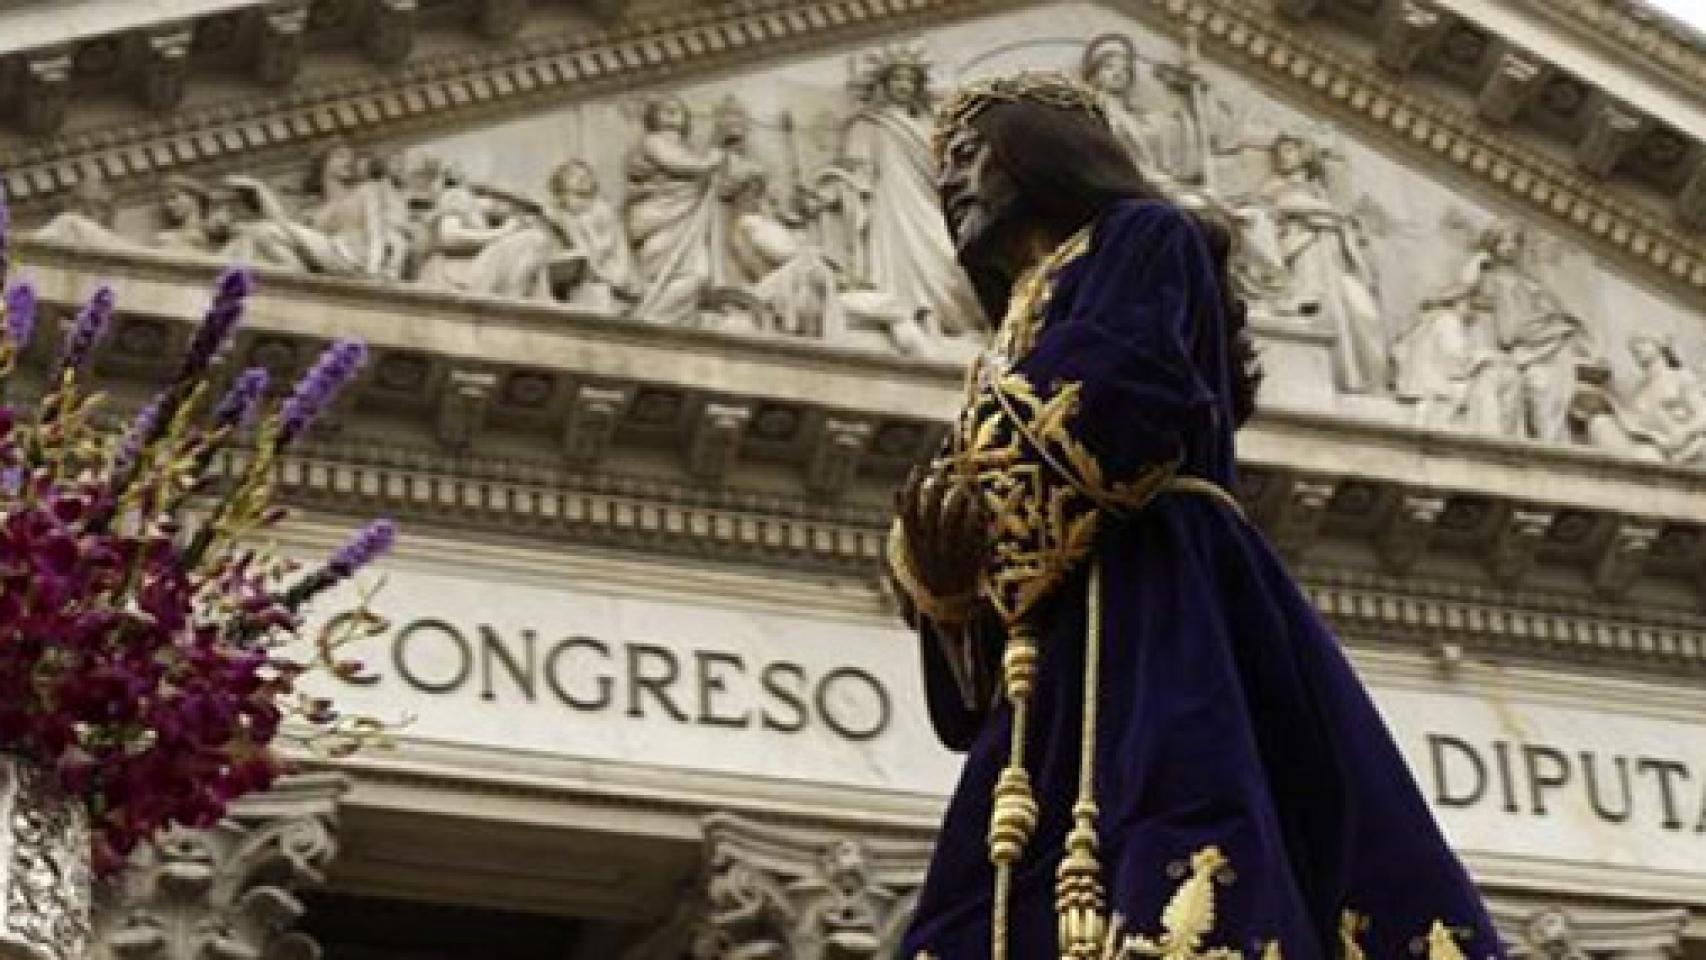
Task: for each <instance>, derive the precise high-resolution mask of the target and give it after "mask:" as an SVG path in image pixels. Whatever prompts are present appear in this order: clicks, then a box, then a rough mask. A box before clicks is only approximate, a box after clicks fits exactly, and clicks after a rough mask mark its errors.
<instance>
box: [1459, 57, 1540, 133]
mask: <svg viewBox="0 0 1706 960" xmlns="http://www.w3.org/2000/svg"><path fill="white" fill-rule="evenodd" d="M1550 73H1551V72H1550V71H1549V70H1548V69H1547V68H1546V65H1545V64H1544V63H1543V62H1542V61H1541V60H1539V59H1538V58H1536V57H1533V56H1531V55H1529V54H1527V53H1524V52H1522V51H1519V50H1507V51H1506V52H1505V54H1504V56H1502V57H1500V58H1499V62H1498V65H1497V66H1495V67H1494V68H1493V72H1492V73H1490V74H1488V75H1487V82H1486V83H1484V84H1483V85H1482V86H1481V92H1480V93H1479V94H1478V95H1477V96H1476V98H1475V112H1476V113H1478V114H1479V115H1480V116H1481V118H1482V119H1483V120H1487V121H1489V122H1491V123H1501V124H1503V123H1510V122H1511V121H1512V120H1515V119H1516V115H1517V114H1518V113H1520V112H1521V111H1522V108H1523V107H1524V106H1526V105H1527V104H1528V102H1529V101H1530V100H1532V99H1534V96H1535V95H1536V94H1538V93H1539V92H1540V90H1541V88H1542V87H1543V86H1544V85H1545V83H1546V78H1547V77H1548V76H1550Z"/></svg>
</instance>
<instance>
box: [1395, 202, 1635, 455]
mask: <svg viewBox="0 0 1706 960" xmlns="http://www.w3.org/2000/svg"><path fill="white" fill-rule="evenodd" d="M1530 243H1531V238H1530V237H1529V236H1528V234H1527V232H1526V231H1525V230H1524V229H1523V228H1521V227H1519V226H1516V225H1513V224H1506V223H1495V224H1494V225H1492V226H1491V227H1488V228H1487V229H1485V230H1483V231H1481V233H1480V235H1479V237H1478V238H1477V240H1476V242H1475V246H1474V249H1473V250H1472V251H1471V253H1470V256H1469V258H1468V260H1467V261H1466V262H1465V263H1464V265H1463V268H1462V270H1461V271H1460V273H1459V275H1458V279H1457V281H1456V283H1454V284H1453V285H1451V286H1449V287H1447V288H1446V289H1445V290H1443V291H1441V292H1440V293H1438V294H1435V295H1433V296H1431V297H1429V298H1427V300H1425V301H1424V302H1423V304H1422V307H1421V310H1420V318H1419V320H1418V321H1417V323H1416V324H1415V325H1414V326H1413V327H1412V328H1411V329H1410V330H1409V331H1408V332H1407V333H1406V334H1405V335H1404V336H1403V337H1402V338H1401V340H1400V344H1399V346H1398V350H1397V360H1398V364H1399V368H1400V370H1399V387H1400V389H1399V394H1400V396H1401V397H1403V398H1405V399H1410V400H1412V401H1416V402H1417V403H1418V416H1419V418H1420V420H1421V422H1422V423H1424V424H1425V425H1430V426H1470V427H1472V428H1475V429H1481V430H1485V431H1487V432H1491V433H1498V434H1503V435H1506V436H1515V437H1528V438H1531V439H1537V440H1549V441H1556V442H1562V441H1565V440H1568V439H1569V426H1570V407H1571V401H1572V399H1573V398H1574V397H1575V396H1576V394H1577V389H1578V384H1579V383H1580V381H1581V378H1582V377H1583V376H1584V375H1587V374H1589V373H1590V372H1591V371H1592V370H1594V369H1596V368H1597V367H1600V366H1603V363H1602V361H1601V359H1600V355H1599V351H1598V348H1597V346H1596V345H1595V343H1594V339H1593V337H1592V336H1591V335H1590V334H1589V332H1588V329H1587V326H1586V324H1585V323H1584V322H1583V321H1582V319H1581V318H1580V317H1579V316H1577V315H1576V314H1575V313H1573V312H1571V311H1569V310H1567V309H1565V308H1564V306H1563V305H1562V304H1561V303H1559V301H1558V299H1557V297H1556V296H1555V295H1553V293H1552V292H1551V291H1550V290H1549V289H1547V288H1546V286H1545V285H1544V284H1543V283H1541V281H1540V280H1539V279H1538V278H1537V277H1536V276H1535V274H1534V271H1533V269H1532V268H1531V267H1530V266H1529V265H1528V263H1527V257H1526V254H1527V252H1528V249H1529V245H1530ZM1444 396H1449V397H1456V398H1458V399H1459V400H1460V401H1461V402H1460V403H1459V404H1456V405H1452V404H1447V405H1444V406H1439V405H1431V404H1430V402H1429V398H1440V397H1444ZM1430 409H1431V410H1432V411H1433V412H1432V413H1430V412H1429V411H1430ZM1441 415H1443V417H1444V418H1443V419H1438V417H1439V416H1441Z"/></svg>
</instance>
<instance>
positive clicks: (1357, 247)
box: [1260, 134, 1392, 393]
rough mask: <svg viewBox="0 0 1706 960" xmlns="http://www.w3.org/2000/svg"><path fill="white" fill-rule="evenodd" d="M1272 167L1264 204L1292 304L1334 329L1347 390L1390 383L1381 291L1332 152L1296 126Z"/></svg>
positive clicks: (1290, 308) (1281, 142) (1275, 151)
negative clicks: (1331, 178)
mask: <svg viewBox="0 0 1706 960" xmlns="http://www.w3.org/2000/svg"><path fill="white" fill-rule="evenodd" d="M1269 154H1270V163H1271V170H1272V172H1271V174H1270V176H1269V177H1268V178H1267V180H1266V181H1265V182H1264V183H1263V184H1262V186H1261V189H1260V196H1261V201H1262V205H1263V206H1264V207H1265V208H1266V210H1267V211H1268V212H1269V214H1270V215H1271V216H1272V218H1273V230H1274V236H1273V242H1274V245H1275V251H1276V253H1277V259H1278V262H1279V263H1280V264H1281V265H1282V266H1283V268H1284V278H1285V282H1286V288H1285V299H1286V303H1285V312H1287V313H1291V314H1293V315H1295V316H1298V317H1299V318H1302V319H1304V320H1307V321H1308V322H1310V323H1312V324H1315V325H1318V326H1319V327H1321V328H1322V329H1325V330H1328V331H1331V332H1332V333H1333V335H1334V344H1333V362H1334V369H1335V371H1336V373H1337V376H1338V381H1339V388H1340V389H1341V390H1343V391H1345V392H1347V393H1373V392H1378V391H1384V390H1386V389H1387V388H1388V387H1389V386H1390V382H1391V349H1392V348H1391V343H1390V341H1389V338H1388V336H1387V332H1386V325H1385V322H1384V321H1383V320H1382V319H1381V315H1380V305H1379V302H1378V301H1377V299H1376V297H1375V282H1374V270H1373V268H1372V266H1371V265H1370V263H1369V261H1368V258H1367V257H1366V256H1365V255H1364V251H1363V246H1364V238H1363V235H1362V234H1361V232H1360V230H1359V228H1358V227H1357V225H1356V223H1355V220H1354V218H1353V217H1351V216H1350V215H1349V214H1346V213H1344V212H1342V211H1341V210H1340V209H1339V207H1338V205H1337V204H1336V203H1335V202H1334V199H1333V197H1332V195H1331V193H1330V192H1329V190H1328V186H1327V163H1328V162H1329V157H1328V155H1327V153H1326V151H1324V150H1323V149H1321V148H1320V147H1319V146H1318V145H1316V144H1313V143H1311V142H1309V141H1307V140H1305V139H1304V138H1303V137H1301V136H1298V135H1296V134H1284V135H1281V136H1280V137H1279V138H1277V139H1276V140H1275V141H1274V143H1273V146H1272V147H1271V148H1270V151H1269Z"/></svg>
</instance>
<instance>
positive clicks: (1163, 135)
mask: <svg viewBox="0 0 1706 960" xmlns="http://www.w3.org/2000/svg"><path fill="white" fill-rule="evenodd" d="M1138 64H1139V60H1138V56H1137V48H1136V47H1135V46H1133V45H1132V42H1131V38H1130V37H1127V36H1124V35H1122V34H1117V33H1105V34H1102V35H1101V36H1098V37H1096V38H1094V39H1092V40H1091V41H1090V42H1089V43H1088V44H1086V45H1085V47H1084V57H1083V60H1082V62H1081V63H1080V65H1079V74H1080V76H1081V77H1082V78H1083V79H1084V81H1085V82H1086V83H1087V84H1089V86H1090V87H1091V88H1092V89H1093V90H1095V91H1096V94H1097V99H1098V102H1099V103H1100V105H1101V107H1102V110H1103V112H1104V113H1106V114H1107V117H1108V123H1109V125H1110V126H1111V127H1113V130H1114V135H1115V136H1116V137H1118V138H1119V141H1120V144H1121V145H1122V146H1124V147H1125V148H1126V152H1127V153H1129V154H1130V155H1131V158H1132V161H1133V162H1134V163H1136V164H1137V168H1138V170H1139V171H1140V172H1141V173H1142V174H1143V175H1144V177H1145V179H1147V180H1149V181H1150V182H1151V183H1153V184H1155V185H1156V186H1158V187H1161V188H1162V189H1163V190H1169V191H1171V190H1174V189H1177V188H1178V187H1179V186H1181V185H1185V184H1201V183H1202V182H1203V178H1204V172H1205V169H1206V165H1207V162H1208V157H1207V155H1206V151H1205V150H1204V146H1205V140H1204V139H1203V131H1202V129H1201V128H1200V126H1199V122H1198V121H1199V118H1198V117H1195V116H1193V115H1192V113H1191V112H1190V111H1189V110H1186V109H1152V108H1149V107H1147V106H1145V105H1144V104H1143V103H1142V102H1141V96H1140V95H1141V93H1142V91H1141V90H1140V89H1139V84H1138V76H1139V74H1138ZM1165 72H1167V73H1170V74H1171V75H1172V79H1173V80H1174V81H1175V83H1176V84H1177V85H1179V86H1180V87H1181V88H1183V89H1187V90H1188V89H1189V88H1190V87H1189V85H1192V84H1196V83H1199V82H1200V81H1199V80H1198V79H1197V78H1196V76H1195V75H1194V73H1191V72H1190V71H1189V70H1188V68H1187V67H1181V66H1170V67H1167V68H1165Z"/></svg>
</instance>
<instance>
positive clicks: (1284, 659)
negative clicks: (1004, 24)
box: [887, 73, 1503, 960]
mask: <svg viewBox="0 0 1706 960" xmlns="http://www.w3.org/2000/svg"><path fill="white" fill-rule="evenodd" d="M938 123H939V125H940V127H939V133H938V134H937V137H936V138H935V139H936V142H937V143H938V144H940V153H939V154H938V158H939V163H940V164H941V170H942V172H941V178H940V184H941V203H942V206H943V209H944V210H945V211H946V217H947V222H948V230H949V232H950V235H951V236H952V237H953V239H954V242H955V245H956V248H957V249H958V250H959V252H960V261H961V262H962V263H963V264H964V265H965V266H966V267H967V269H968V270H969V271H976V272H977V274H979V275H981V276H982V277H983V278H984V282H980V283H979V284H978V288H977V289H978V291H979V293H980V295H981V296H983V298H984V306H985V309H986V314H987V315H988V316H990V317H992V318H999V326H998V327H997V328H996V331H995V334H994V340H993V343H992V344H991V347H990V349H989V351H988V352H987V353H986V354H985V355H983V356H982V357H980V359H979V361H978V362H977V363H976V364H975V366H974V367H973V369H972V370H971V371H970V372H969V377H968V382H967V386H966V400H965V403H964V406H963V407H962V409H961V411H960V413H959V416H958V417H957V419H956V420H955V422H954V423H953V424H952V425H951V426H950V429H949V431H948V436H947V438H946V439H945V440H944V442H943V444H942V446H941V448H940V449H939V451H938V453H937V455H936V456H935V457H934V458H932V459H931V460H930V461H929V462H928V463H926V464H924V465H922V466H920V467H919V469H918V470H917V471H915V472H914V474H913V476H912V477H911V478H909V480H908V481H907V483H906V484H905V485H904V487H903V488H902V491H901V493H900V496H899V498H898V501H897V502H898V510H897V516H896V518H895V521H894V524H893V526H892V528H891V533H890V538H889V546H888V551H887V565H888V572H889V576H890V578H891V580H892V581H893V583H894V585H895V590H896V594H897V596H898V597H899V598H900V601H901V602H900V605H901V608H902V613H903V615H904V616H905V617H906V618H907V620H908V621H909V623H910V624H911V625H912V626H913V627H914V628H916V629H917V631H918V633H919V640H920V643H921V644H922V647H923V660H924V686H925V695H926V699H927V703H928V708H929V714H930V718H931V721H932V724H933V726H934V727H935V729H936V732H937V734H938V736H939V737H940V738H941V739H942V740H943V742H944V743H946V744H947V745H948V746H950V747H951V748H953V749H956V750H961V751H966V752H967V754H968V756H967V760H966V766H965V770H964V772H963V774H962V776H961V778H960V781H959V786H958V787H957V789H956V791H955V794H954V796H953V798H952V799H951V801H950V803H949V806H948V810H947V813H946V815H945V817H944V820H943V826H942V830H941V832H940V834H939V835H938V840H937V846H936V852H935V855H934V857H933V859H932V861H931V864H930V869H929V873H928V876H927V878H926V880H925V884H924V888H923V890H922V892H921V894H920V896H919V899H918V906H917V911H916V914H915V916H914V919H913V921H912V924H911V927H910V929H909V931H908V932H907V934H906V937H905V940H904V947H903V950H902V951H901V956H903V957H906V958H909V960H915V958H919V957H926V956H928V957H934V958H937V960H961V958H968V957H991V958H1003V960H1005V958H1010V960H1040V958H1058V960H1109V958H1113V960H1135V958H1140V957H1176V958H1181V960H1182V958H1213V957H1223V958H1236V957H1254V956H1257V955H1260V956H1263V957H1279V956H1285V957H1308V958H1316V957H1326V956H1335V955H1340V946H1341V944H1342V943H1343V940H1342V938H1343V937H1345V936H1346V933H1345V928H1344V927H1343V926H1342V924H1341V916H1342V914H1343V912H1344V911H1345V910H1347V909H1350V908H1351V906H1353V905H1354V908H1355V909H1356V911H1357V912H1358V914H1360V915H1362V916H1366V917H1368V918H1369V921H1368V922H1367V923H1366V925H1364V924H1358V925H1356V926H1355V928H1354V929H1353V930H1352V932H1351V934H1350V936H1352V937H1354V938H1355V939H1356V941H1357V942H1356V944H1355V945H1356V946H1357V948H1358V949H1359V950H1360V951H1362V953H1363V955H1366V956H1370V957H1381V958H1387V957H1408V956H1416V957H1419V958H1422V960H1460V958H1463V957H1474V958H1476V960H1485V958H1499V957H1502V956H1503V952H1502V948H1501V946H1500V943H1499V940H1498V935H1497V933H1496V932H1495V930H1494V928H1493V926H1492V923H1491V921H1490V920H1489V919H1488V916H1487V913H1486V910H1485V907H1484V905H1483V904H1482V902H1481V899H1480V897H1479V895H1478V894H1477V892H1476V890H1475V887H1474V885H1473V883H1472V882H1471V881H1470V878H1469V876H1468V874H1467V873H1466V872H1465V871H1464V869H1463V867H1462V865H1461V864H1460V863H1459V862H1458V861H1457V859H1456V857H1455V856H1454V855H1453V854H1452V852H1451V850H1450V847H1449V846H1448V845H1447V843H1446V840H1445V838H1444V836H1443V835H1442V834H1441V832H1440V830H1439V827H1438V826H1437V825H1436V824H1435V822H1434V821H1433V818H1432V816H1431V815H1430V813H1429V811H1428V805H1427V802H1426V800H1425V799H1424V798H1423V797H1422V796H1421V794H1420V792H1419V790H1418V788H1417V787H1416V784H1415V781H1414V780H1413V778H1412V777H1411V775H1410V773H1409V770H1408V768H1407V766H1406V764H1405V761H1404V758H1403V756H1402V755H1401V754H1400V752H1399V750H1398V748H1397V746H1396V745H1395V744H1394V742H1393V740H1392V737H1391V734H1390V733H1389V732H1388V731H1387V729H1386V727H1385V725H1384V723H1383V722H1382V720H1381V718H1380V715H1379V714H1378V713H1377V712H1376V710H1375V708H1374V706H1373V704H1372V702H1371V701H1370V699H1369V697H1368V694H1367V692H1366V691H1365V690H1364V689H1363V687H1362V685H1361V684H1360V682H1359V681H1358V679H1357V677H1356V674H1355V672H1354V671H1353V670H1352V669H1351V666H1350V665H1349V663H1348V662H1347V661H1346V660H1345V657H1344V655H1343V653H1342V652H1341V650H1340V647H1339V643H1338V641H1337V640H1336V639H1335V638H1334V637H1333V635H1332V634H1331V632H1330V631H1329V630H1328V627H1327V625H1326V624H1325V622H1324V621H1323V620H1322V618H1321V617H1320V615H1319V614H1318V613H1317V612H1316V611H1315V610H1313V609H1312V608H1311V607H1310V606H1309V604H1308V602H1307V600H1306V599H1305V598H1304V595H1303V593H1302V592H1301V591H1300V590H1299V589H1298V588H1297V585H1296V584H1295V583H1294V582H1293V580H1292V579H1291V578H1290V577H1289V576H1288V575H1287V573H1286V571H1285V569H1284V567H1283V565H1282V564H1281V562H1280V560H1279V559H1278V558H1277V557H1276V556H1275V554H1274V552H1273V550H1272V548H1271V547H1270V546H1269V545H1268V544H1267V542H1266V541H1265V540H1264V539H1263V537H1262V535H1261V533H1260V532H1259V531H1258V530H1257V528H1256V527H1255V525H1254V524H1252V523H1251V522H1250V521H1249V520H1248V519H1246V518H1245V516H1244V514H1243V508H1242V507H1241V505H1240V503H1239V501H1238V499H1237V498H1236V497H1235V496H1234V495H1233V494H1232V493H1230V492H1229V491H1230V490H1232V489H1235V487H1236V437H1235V434H1236V431H1237V430H1238V428H1239V427H1240V426H1241V425H1242V424H1244V423H1245V422H1246V421H1247V420H1248V418H1249V417H1250V416H1251V414H1252V413H1253V411H1254V407H1255V393H1256V386H1257V381H1258V380H1259V374H1258V372H1257V370H1256V368H1255V355H1254V347H1253V345H1252V344H1251V342H1250V338H1249V335H1248V332H1247V330H1246V329H1245V312H1244V309H1243V305H1242V304H1241V303H1240V302H1239V299H1238V297H1237V294H1236V292H1235V291H1234V289H1233V288H1232V287H1231V285H1230V283H1229V282H1228V258H1229V255H1230V251H1231V247H1232V242H1231V237H1230V236H1229V234H1228V232H1227V229H1226V228H1225V227H1223V226H1221V225H1219V224H1217V223H1216V222H1214V221H1212V220H1209V219H1207V218H1204V217H1200V216H1197V215H1195V214H1193V213H1190V212H1189V211H1187V210H1185V209H1183V208H1181V207H1180V206H1179V205H1177V204H1176V203H1174V202H1173V201H1171V200H1168V199H1166V198H1164V197H1163V196H1162V195H1161V194H1160V191H1158V190H1157V188H1156V187H1155V186H1154V185H1153V184H1151V183H1149V182H1148V181H1147V180H1146V179H1145V178H1144V177H1142V176H1141V175H1140V173H1139V171H1138V169H1137V167H1136V165H1135V164H1134V163H1133V162H1132V160H1131V158H1130V155H1129V154H1128V153H1127V151H1126V150H1125V149H1124V145H1123V144H1122V143H1121V141H1120V139H1119V136H1118V134H1117V132H1116V131H1115V129H1114V128H1113V127H1112V126H1111V125H1110V123H1109V120H1108V118H1107V115H1106V113H1105V112H1104V109H1103V107H1102V106H1101V101H1100V98H1099V97H1098V96H1097V95H1096V92H1095V91H1093V90H1091V89H1089V88H1087V87H1086V86H1084V85H1083V84H1082V83H1081V82H1080V81H1077V80H1075V79H1073V78H1071V77H1068V76H1065V75H1063V74H1059V73H1026V74H1018V75H1014V76H1001V77H995V78H991V79H987V80H983V81H979V82H977V83H975V84H972V85H969V86H968V87H966V88H965V89H963V90H962V91H960V92H959V94H957V95H956V96H955V97H954V98H953V99H951V100H950V101H949V103H948V105H947V106H946V107H945V108H944V110H943V111H942V113H941V119H940V120H939V121H938ZM1063 157H1069V158H1071V160H1072V162H1071V163H1070V164H1062V163H1061V160H1060V158H1063ZM1412 944H1419V945H1420V946H1421V949H1420V950H1412Z"/></svg>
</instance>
